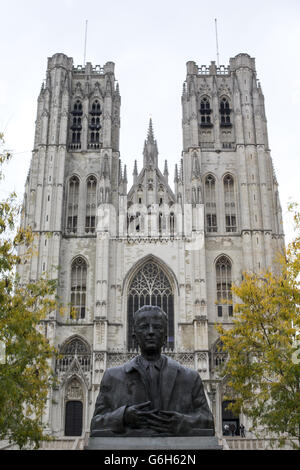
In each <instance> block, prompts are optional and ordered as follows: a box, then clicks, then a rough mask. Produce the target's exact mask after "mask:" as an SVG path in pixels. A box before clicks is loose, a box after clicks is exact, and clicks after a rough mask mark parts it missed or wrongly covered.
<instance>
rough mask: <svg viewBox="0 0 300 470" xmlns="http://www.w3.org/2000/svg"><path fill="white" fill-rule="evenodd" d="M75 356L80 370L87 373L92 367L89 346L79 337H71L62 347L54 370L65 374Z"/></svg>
mask: <svg viewBox="0 0 300 470" xmlns="http://www.w3.org/2000/svg"><path fill="white" fill-rule="evenodd" d="M75 356H76V358H77V361H78V362H79V364H80V367H81V370H82V371H83V372H89V371H90V370H91V365H92V361H91V350H90V347H89V345H88V344H87V343H86V342H85V341H83V340H82V339H81V338H79V337H72V338H70V339H69V340H67V341H66V342H65V343H64V344H63V345H62V347H61V349H60V351H59V357H58V358H57V360H56V370H57V371H58V372H67V371H68V370H69V368H70V366H71V365H72V363H73V361H74V357H75ZM73 398H74V397H73Z"/></svg>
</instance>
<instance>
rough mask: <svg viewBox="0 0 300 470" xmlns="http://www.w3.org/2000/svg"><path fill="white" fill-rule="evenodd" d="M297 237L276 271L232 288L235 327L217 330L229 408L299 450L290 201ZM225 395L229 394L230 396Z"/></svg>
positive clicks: (299, 258)
mask: <svg viewBox="0 0 300 470" xmlns="http://www.w3.org/2000/svg"><path fill="white" fill-rule="evenodd" d="M290 210H292V211H293V213H294V221H295V229H296V237H295V240H294V241H293V242H292V243H290V244H289V245H288V247H287V250H286V253H285V256H281V257H280V261H279V263H280V269H279V270H278V273H277V274H276V273H272V272H270V271H267V272H263V273H260V274H249V273H248V274H247V273H244V279H243V281H242V282H241V284H240V285H239V286H237V285H235V286H233V287H232V291H233V293H234V294H235V296H236V297H237V299H238V301H237V303H236V304H235V306H234V312H235V316H234V319H233V327H232V328H231V329H227V330H226V329H224V328H223V327H222V326H220V325H218V326H217V329H218V331H219V333H220V336H221V341H222V343H223V346H222V349H223V351H224V352H227V353H228V360H227V362H226V363H225V365H224V366H223V368H222V374H224V376H226V380H227V385H228V387H229V389H230V393H231V397H230V399H231V400H233V402H232V404H231V405H230V407H231V408H232V410H233V411H235V412H237V413H239V412H241V411H242V412H243V413H244V415H246V416H248V417H250V418H251V420H252V423H253V428H254V429H255V428H259V429H260V435H261V433H262V431H265V432H266V433H267V434H268V435H271V434H273V433H274V434H276V436H278V438H279V442H280V444H283V443H284V442H286V441H287V440H288V441H290V442H291V443H292V445H293V446H294V447H297V448H300V341H299V339H300V336H299V337H298V338H297V335H298V334H299V332H300V290H299V272H300V236H299V229H300V214H299V212H298V211H297V204H291V206H290ZM228 398H229V397H228Z"/></svg>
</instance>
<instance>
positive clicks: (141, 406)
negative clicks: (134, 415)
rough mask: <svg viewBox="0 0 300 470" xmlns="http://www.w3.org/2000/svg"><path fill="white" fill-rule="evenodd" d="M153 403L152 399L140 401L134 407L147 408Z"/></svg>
mask: <svg viewBox="0 0 300 470" xmlns="http://www.w3.org/2000/svg"><path fill="white" fill-rule="evenodd" d="M150 404H151V401H145V402H144V403H139V404H138V405H134V407H135V408H136V409H137V410H139V409H140V408H146V407H147V406H149V405H150Z"/></svg>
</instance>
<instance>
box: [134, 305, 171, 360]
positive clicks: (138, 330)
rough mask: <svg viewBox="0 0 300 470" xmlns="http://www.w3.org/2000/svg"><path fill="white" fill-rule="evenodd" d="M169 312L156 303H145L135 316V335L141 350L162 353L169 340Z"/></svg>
mask: <svg viewBox="0 0 300 470" xmlns="http://www.w3.org/2000/svg"><path fill="white" fill-rule="evenodd" d="M167 326H168V317H167V314H166V313H165V312H164V311H163V310H162V309H161V308H160V307H157V306H154V305H144V306H143V307H141V308H140V309H139V310H137V311H136V312H135V314H134V316H133V331H134V333H133V336H134V337H135V339H136V341H137V343H138V345H139V346H140V348H141V352H142V354H143V352H145V353H160V351H161V348H162V346H163V345H164V343H165V342H166V340H167Z"/></svg>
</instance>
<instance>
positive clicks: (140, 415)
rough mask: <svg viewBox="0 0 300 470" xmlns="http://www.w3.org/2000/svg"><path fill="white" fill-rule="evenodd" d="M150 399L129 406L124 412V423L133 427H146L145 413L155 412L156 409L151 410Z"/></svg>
mask: <svg viewBox="0 0 300 470" xmlns="http://www.w3.org/2000/svg"><path fill="white" fill-rule="evenodd" d="M150 404H151V402H150V401H145V402H144V403H139V404H138V405H132V406H128V407H127V408H126V409H125V413H124V423H125V425H127V426H130V427H132V428H140V427H144V426H145V424H146V420H145V415H147V414H148V413H153V411H155V410H149V405H150Z"/></svg>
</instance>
